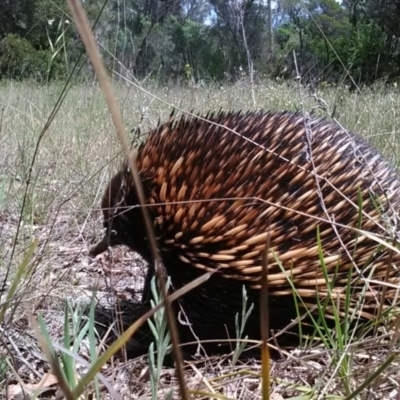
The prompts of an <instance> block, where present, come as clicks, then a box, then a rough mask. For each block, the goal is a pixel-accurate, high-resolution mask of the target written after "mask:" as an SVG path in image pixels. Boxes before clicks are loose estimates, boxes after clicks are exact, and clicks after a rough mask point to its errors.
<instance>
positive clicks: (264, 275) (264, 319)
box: [260, 223, 271, 400]
mask: <svg viewBox="0 0 400 400" xmlns="http://www.w3.org/2000/svg"><path fill="white" fill-rule="evenodd" d="M269 226H270V223H268V231H267V235H268V236H267V240H266V243H265V248H264V251H263V254H262V270H261V292H260V322H261V341H262V342H261V360H262V364H261V368H262V370H261V377H262V383H261V391H262V399H263V400H269V395H270V393H269V386H270V379H269V361H270V357H269V350H268V330H269V307H268V253H269V249H270V242H271V236H270V232H269Z"/></svg>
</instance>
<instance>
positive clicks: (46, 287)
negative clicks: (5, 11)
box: [0, 81, 400, 399]
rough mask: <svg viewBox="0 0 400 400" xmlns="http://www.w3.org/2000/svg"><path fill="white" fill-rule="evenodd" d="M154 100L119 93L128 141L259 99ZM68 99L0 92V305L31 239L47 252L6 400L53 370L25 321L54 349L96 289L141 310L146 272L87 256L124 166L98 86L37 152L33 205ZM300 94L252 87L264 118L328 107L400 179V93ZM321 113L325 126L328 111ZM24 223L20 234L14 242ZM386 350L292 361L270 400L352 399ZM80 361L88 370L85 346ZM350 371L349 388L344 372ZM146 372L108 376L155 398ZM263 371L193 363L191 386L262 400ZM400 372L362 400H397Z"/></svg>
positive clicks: (34, 282)
mask: <svg viewBox="0 0 400 400" xmlns="http://www.w3.org/2000/svg"><path fill="white" fill-rule="evenodd" d="M145 89H146V90H147V92H149V93H151V95H150V94H147V93H144V92H142V91H140V90H138V89H135V88H133V87H132V86H131V85H129V84H124V85H122V84H116V85H115V92H116V94H117V100H118V102H119V104H120V107H121V110H122V114H123V118H124V122H125V125H126V127H127V129H132V130H134V131H136V130H138V129H139V130H140V132H141V133H142V134H143V133H145V132H146V131H147V130H148V129H150V128H151V127H154V126H155V125H156V124H157V121H158V120H165V119H167V118H168V115H169V114H170V112H171V110H172V108H173V107H178V108H180V109H185V110H189V111H190V110H195V111H196V112H205V111H208V110H214V111H217V110H219V109H225V110H228V109H233V110H239V109H241V110H247V109H253V100H252V94H251V88H250V87H249V85H248V84H247V83H246V82H245V81H243V82H241V83H238V84H236V85H234V86H229V87H228V86H226V87H223V88H222V87H217V86H215V87H196V88H188V87H172V86H171V87H157V85H155V84H149V85H148V86H147V87H145ZM61 90H62V87H61V86H57V85H50V86H45V87H42V86H37V85H35V84H33V83H21V84H17V83H10V82H9V83H2V85H1V86H0V141H1V143H0V284H2V282H3V281H4V284H5V291H4V292H3V293H0V294H2V295H3V296H2V297H1V298H0V299H1V300H0V301H1V302H3V301H4V299H5V294H6V293H7V289H8V288H9V287H10V284H11V282H12V281H13V277H14V275H15V273H16V268H17V267H18V265H20V263H21V261H22V258H23V256H24V254H25V252H26V249H27V248H28V246H29V244H30V243H31V240H32V238H36V239H37V240H38V242H39V245H38V250H37V252H36V254H35V257H34V258H33V259H32V260H31V263H30V265H29V269H27V270H26V271H25V273H24V275H23V279H22V281H21V283H20V285H19V288H18V293H19V294H20V297H18V295H17V300H16V301H15V302H13V306H12V307H11V308H10V309H9V310H8V312H7V315H6V319H5V320H4V321H3V324H2V325H1V327H0V328H1V330H0V387H1V386H3V387H4V388H5V383H6V382H7V383H8V384H16V383H17V382H18V379H20V380H21V381H22V382H25V383H36V382H39V381H40V378H41V376H42V374H43V371H47V370H48V364H47V362H46V361H45V358H44V356H43V355H42V352H41V350H40V349H39V347H38V345H37V340H36V338H35V334H34V333H33V331H32V330H31V329H30V328H29V324H28V317H27V310H30V311H31V312H34V313H40V314H41V315H42V316H43V317H44V319H45V322H46V323H47V326H48V328H49V331H50V333H51V337H52V340H54V341H55V342H58V343H61V342H62V336H63V331H62V329H63V319H64V307H65V301H66V299H68V300H69V301H70V302H71V304H73V305H78V304H89V303H90V299H91V296H92V293H93V290H94V288H96V296H97V301H98V302H100V303H101V304H104V305H105V306H106V307H109V308H110V309H113V308H114V307H115V303H116V301H117V303H118V301H119V300H123V299H138V298H139V297H140V290H141V287H142V280H143V273H144V269H145V268H144V266H143V264H142V263H141V261H140V260H139V259H137V258H136V256H135V255H133V254H132V253H129V252H126V251H125V250H122V249H116V250H115V251H114V252H113V257H112V259H109V258H107V257H103V258H100V259H98V260H92V259H90V258H89V257H88V256H87V253H88V248H89V246H90V244H91V243H92V242H93V241H94V240H96V238H97V237H98V236H99V235H100V229H101V223H100V213H99V211H98V207H99V199H100V195H101V194H102V192H103V188H104V186H105V183H106V182H107V181H108V179H109V177H110V175H112V173H113V172H115V171H116V169H117V168H118V167H119V165H120V162H121V159H122V156H121V155H120V146H119V144H118V142H117V140H116V135H115V133H114V128H113V125H112V121H111V120H110V117H109V114H108V111H107V108H106V105H105V103H104V101H103V97H102V95H101V93H100V90H99V88H98V87H97V86H96V85H95V84H93V85H90V84H82V85H77V86H73V87H72V88H71V89H70V91H69V93H68V95H67V97H66V99H65V100H64V102H63V104H62V106H61V108H60V110H59V111H58V113H57V115H56V117H55V119H54V121H53V122H52V124H51V125H50V128H49V129H48V131H47V132H46V133H45V134H44V136H43V140H42V141H41V143H40V146H39V152H38V156H37V158H36V160H35V163H34V165H33V169H32V178H31V181H30V183H29V186H28V190H27V192H26V196H25V189H26V181H27V177H28V176H29V170H30V168H31V163H32V157H33V155H34V150H35V147H36V143H37V140H38V138H39V135H40V133H41V130H42V129H43V127H44V126H45V125H46V122H47V119H48V116H49V115H50V113H51V111H52V109H53V107H54V105H55V103H56V102H57V99H58V97H59V95H60V92H61ZM303 94H304V98H303V99H302V100H301V101H300V99H299V96H298V88H296V87H295V86H294V85H290V84H285V83H276V82H262V83H259V84H258V85H257V86H256V87H255V98H256V103H257V106H258V107H259V108H264V109H271V110H283V109H285V110H296V109H299V108H300V103H303V105H304V108H305V109H306V110H308V111H311V110H312V109H313V107H315V106H316V105H318V99H323V100H324V101H325V102H326V104H327V105H328V109H329V110H330V112H332V110H334V109H335V116H336V118H338V120H339V121H340V123H341V124H342V125H343V126H345V127H347V128H349V129H350V130H354V131H356V132H358V133H359V134H361V135H363V136H364V137H365V138H367V139H368V140H370V141H371V142H372V143H373V144H374V145H376V146H377V147H379V148H380V149H381V151H382V152H383V153H384V154H385V156H386V157H387V158H389V159H390V160H391V162H392V163H393V164H394V165H395V166H396V167H398V165H399V164H398V163H399V157H398V155H397V153H398V146H399V143H400V142H399V140H398V139H397V137H398V133H397V130H396V127H399V126H400V115H399V113H398V110H399V109H400V107H399V105H400V95H399V94H398V91H397V90H396V88H395V87H393V88H390V87H384V86H379V85H377V86H375V87H373V88H371V89H366V90H365V91H363V93H362V94H361V95H359V94H356V93H349V92H348V91H347V89H346V88H335V87H325V88H322V89H320V90H319V91H318V92H316V93H315V92H311V91H309V90H308V89H304V90H303ZM160 100H162V101H160ZM316 112H317V113H319V114H322V115H327V113H326V112H324V111H323V110H316ZM131 137H132V139H133V138H134V134H133V133H132V135H131ZM137 141H138V139H137V138H136V139H135V143H137ZM24 196H25V197H26V200H25V207H24V209H23V210H22V204H23V199H24ZM20 215H21V216H22V223H21V229H20V233H19V235H18V237H16V232H17V225H18V221H19V218H20ZM14 246H15V251H13V248H14ZM395 339H396V338H395ZM387 349H388V340H380V341H379V342H378V341H375V340H373V341H371V340H367V339H364V340H361V339H360V338H358V339H357V338H355V339H353V340H352V341H351V342H350V343H349V347H348V354H346V355H345V356H346V358H345V359H344V361H343V359H341V358H340V357H341V356H342V355H341V354H337V353H336V352H335V351H333V350H327V349H324V348H323V347H322V346H321V347H315V348H314V349H312V350H308V351H304V352H301V351H300V350H294V351H292V352H291V353H290V354H284V355H283V359H282V360H280V361H279V362H273V364H272V370H271V381H272V382H273V386H272V392H273V393H274V396H276V397H275V398H276V399H278V398H289V397H293V396H304V397H299V398H321V397H323V396H324V395H327V396H328V397H324V398H345V397H346V395H349V390H350V391H354V390H355V389H356V388H358V387H360V385H362V384H363V382H365V380H366V378H367V377H368V376H370V375H371V374H372V373H373V372H374V371H376V370H377V369H378V368H379V366H380V365H381V364H382V363H383V362H384V361H385V360H386V359H387V358H388V356H389V354H388V350H387ZM395 351H396V346H394V347H393V350H392V352H395ZM80 355H81V356H82V357H84V358H86V359H90V357H89V353H88V350H87V348H85V346H84V345H82V346H81V351H80ZM24 360H25V361H24ZM343 362H344V363H345V364H346V370H347V371H348V373H347V375H346V376H344V375H343V374H342V373H340V370H343V369H341V367H340V368H338V366H341V365H342V364H343ZM146 371H147V367H146V363H145V362H144V361H143V359H142V360H131V361H126V360H124V359H123V358H115V359H113V360H112V362H110V363H109V365H108V369H107V370H105V371H104V374H105V375H106V376H108V378H109V380H110V381H111V382H112V384H113V386H114V387H115V390H116V391H117V392H118V393H120V394H121V395H122V396H123V398H136V397H137V396H142V397H143V396H149V393H150V392H149V377H148V371H147V372H146ZM260 371H261V369H260V365H259V362H257V361H251V362H249V364H247V365H243V364H240V363H239V364H238V365H237V366H236V367H235V368H233V367H232V366H231V365H230V358H229V357H220V358H209V359H205V360H204V359H203V360H199V361H192V362H188V363H187V365H186V381H187V382H188V387H189V389H191V390H196V391H199V392H203V393H204V392H207V393H213V392H215V393H216V396H217V394H219V395H224V396H225V397H222V398H231V399H254V398H259V397H260ZM398 371H399V368H398V362H397V359H396V360H395V361H394V362H393V363H392V364H391V365H390V367H389V368H388V369H386V370H385V371H384V373H383V374H382V375H380V377H379V380H374V383H372V384H371V385H369V386H368V387H366V388H365V389H364V390H363V391H362V396H364V397H359V398H365V399H367V398H368V399H373V398H379V399H380V398H387V399H389V398H394V399H395V398H397V397H396V396H397V395H398V382H399V381H400V376H399V372H398ZM160 384H161V385H160V387H161V388H160V391H161V392H160V396H159V397H160V398H163V397H164V395H165V393H166V392H167V391H168V389H169V388H170V387H174V386H175V385H176V382H175V377H174V373H173V372H171V370H169V369H167V368H166V369H165V370H164V371H163V373H162V379H161V382H160ZM175 387H176V386H175ZM349 388H350V389H349ZM4 390H5V389H4ZM3 394H4V393H3ZM0 395H1V394H0ZM175 396H177V391H176V390H175ZM279 396H282V397H279ZM329 396H331V397H329ZM207 397H208V398H210V395H207V396H204V398H207ZM104 398H107V395H106V394H104ZM198 398H201V396H200V395H199V397H198Z"/></svg>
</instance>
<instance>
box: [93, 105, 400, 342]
mask: <svg viewBox="0 0 400 400" xmlns="http://www.w3.org/2000/svg"><path fill="white" fill-rule="evenodd" d="M136 165H137V168H138V171H139V174H140V177H141V180H142V182H143V187H144V190H145V196H146V201H147V204H148V205H149V212H150V215H151V219H152V222H153V227H154V231H155V235H156V238H157V242H158V247H159V250H160V253H161V257H162V260H163V263H164V265H165V269H166V272H167V273H168V275H169V276H170V277H171V282H172V285H173V287H174V288H175V289H178V288H180V287H182V286H183V285H185V284H186V283H188V282H190V281H191V280H193V279H194V278H196V277H197V276H199V275H200V274H202V273H204V272H205V271H215V273H214V274H213V275H212V277H211V278H210V279H209V280H208V281H207V282H206V283H204V284H203V285H202V286H200V287H198V288H197V289H195V290H193V291H192V292H190V293H188V294H187V295H186V296H185V297H184V298H183V299H182V300H181V307H182V308H183V309H184V311H185V314H186V316H187V319H188V320H189V322H190V323H191V328H192V329H193V331H194V333H195V334H196V335H197V336H198V337H199V338H201V339H223V338H224V339H225V338H227V337H228V335H229V336H230V337H231V338H232V337H235V314H236V313H238V312H240V310H241V307H242V287H243V285H245V286H246V288H247V292H248V296H249V299H250V300H249V301H250V302H254V303H255V306H256V310H255V311H254V312H253V314H252V316H251V318H250V320H249V321H248V323H247V331H246V333H247V334H248V335H250V336H252V337H258V336H259V335H260V333H259V322H258V321H259V315H258V312H257V306H258V303H259V289H260V279H261V265H262V252H263V250H264V248H265V245H266V239H267V235H268V234H269V235H270V251H269V255H268V282H269V296H270V300H269V316H270V326H271V327H272V328H275V329H277V328H281V327H283V326H285V325H286V324H287V323H288V322H290V320H291V319H292V318H294V317H295V316H296V311H295V304H294V298H293V287H295V289H296V292H297V295H298V296H300V297H301V298H302V300H303V301H304V302H305V303H306V304H307V305H310V306H315V304H316V301H319V302H322V301H324V300H325V299H326V297H327V296H328V295H329V292H330V291H329V290H328V289H327V280H326V277H325V275H324V271H325V270H326V271H327V273H328V281H329V282H328V283H329V285H330V286H331V287H332V291H331V293H333V295H332V296H333V298H332V299H331V300H330V301H331V303H329V304H332V303H334V304H341V307H342V310H344V302H345V298H346V286H347V285H348V282H351V287H350V289H349V290H350V296H351V304H350V310H357V315H360V316H361V317H364V318H370V317H371V316H373V315H374V314H375V312H376V310H377V309H378V307H379V304H380V302H381V301H384V303H385V305H386V306H390V305H392V303H393V302H394V301H395V300H396V298H397V295H398V287H399V286H398V284H399V272H398V268H399V266H400V255H399V254H398V252H397V251H396V248H395V247H396V235H397V232H398V226H397V224H398V214H397V211H398V210H399V206H400V179H399V176H398V175H397V174H396V172H395V171H394V170H393V169H392V167H391V166H390V165H389V164H388V163H387V162H386V161H385V160H384V159H383V158H382V156H381V155H380V154H379V153H378V152H377V151H376V150H375V149H373V148H372V147H371V146H369V145H368V144H366V143H365V142H364V141H363V140H361V139H360V138H358V137H357V136H355V135H354V134H351V133H349V132H347V131H346V130H344V129H342V128H340V127H339V126H337V125H335V124H333V123H330V122H327V121H326V120H323V119H315V118H310V117H308V116H304V115H303V114H299V113H290V112H256V113H254V112H248V113H241V112H220V113H217V114H208V115H206V116H204V117H180V118H178V119H176V120H171V121H169V122H167V123H166V124H163V125H160V126H158V127H157V128H156V129H154V130H153V131H152V132H150V134H149V136H148V139H147V141H146V142H145V144H144V145H142V147H141V148H140V149H139V152H138V157H137V160H136ZM138 204H139V202H138V200H137V196H136V192H135V188H134V184H133V181H132V177H131V172H130V171H129V168H128V167H127V166H126V165H125V167H124V168H123V169H122V170H121V171H120V172H118V173H117V174H116V175H115V176H114V178H113V179H112V181H111V183H110V185H109V187H108V188H107V190H106V192H105V195H104V198H103V202H102V208H103V212H104V224H105V227H106V228H107V230H108V232H112V234H111V235H107V234H106V236H105V238H104V239H103V241H102V242H100V243H99V244H98V245H97V246H96V247H95V248H94V249H93V250H92V254H93V255H96V254H98V253H100V252H102V251H104V250H105V249H106V248H107V246H108V245H110V246H114V245H118V244H124V245H127V246H129V247H130V249H132V250H134V251H137V252H139V253H140V254H141V255H142V256H143V257H144V258H145V259H146V260H147V261H151V255H150V250H149V246H148V240H147V237H146V234H145V232H146V230H145V226H144V223H143V219H142V214H141V210H140V208H139V206H138ZM383 243H390V244H391V245H392V249H388V247H387V246H385V245H384V244H383ZM320 251H322V255H321V254H320ZM278 260H279V261H278ZM322 263H323V264H324V267H322ZM292 284H293V286H292ZM383 287H385V290H384V292H383ZM382 292H383V293H384V299H383V296H382ZM361 293H362V296H361ZM361 299H363V304H358V302H359V301H360V300H361ZM382 299H383V300H382ZM299 304H302V303H301V302H300V301H299ZM342 312H343V311H342Z"/></svg>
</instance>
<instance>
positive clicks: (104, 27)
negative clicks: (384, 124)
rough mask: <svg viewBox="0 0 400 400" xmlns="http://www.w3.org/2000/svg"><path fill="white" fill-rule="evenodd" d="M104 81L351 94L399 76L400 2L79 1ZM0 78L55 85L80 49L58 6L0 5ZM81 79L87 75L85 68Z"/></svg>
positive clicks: (27, 1)
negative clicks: (259, 84) (292, 82)
mask: <svg viewBox="0 0 400 400" xmlns="http://www.w3.org/2000/svg"><path fill="white" fill-rule="evenodd" d="M83 3H84V5H85V7H86V9H87V12H88V14H89V17H90V19H91V22H92V24H93V27H94V30H95V33H96V37H97V39H98V43H99V47H100V49H101V52H102V53H103V56H104V58H105V60H106V64H107V66H108V68H109V70H110V73H111V72H114V73H115V74H117V75H121V76H123V77H125V76H128V75H131V74H133V75H134V76H135V77H136V78H138V79H142V78H150V79H153V80H157V81H158V82H160V81H163V82H170V81H173V82H176V81H181V80H184V81H185V80H186V81H190V82H191V83H194V82H197V83H208V82H210V81H212V82H217V81H222V80H225V81H226V80H229V81H235V80H236V79H238V78H240V77H241V76H242V75H243V74H244V73H245V72H244V71H246V73H249V71H250V72H251V73H253V72H254V76H255V77H259V78H260V77H265V76H269V77H281V78H290V77H294V76H295V75H296V70H295V59H294V56H293V55H294V54H295V55H296V59H297V65H298V70H299V73H300V74H301V76H302V77H303V80H306V81H311V82H317V83H318V82H321V81H328V82H330V83H332V82H346V83H350V84H352V85H353V86H354V85H355V84H360V83H367V84H370V83H373V82H374V81H376V80H377V79H390V80H396V79H398V77H399V75H400V42H399V40H400V3H399V2H397V1H389V0H386V1H376V0H363V1H360V0H344V1H342V2H340V4H339V3H338V2H337V1H336V0H280V1H277V2H272V1H271V0H264V1H263V0H240V1H238V0H163V1H161V0H125V1H121V0H86V1H84V2H83ZM0 9H1V11H2V12H1V13H0V77H1V78H3V79H4V78H13V79H24V78H33V79H36V80H38V81H49V80H52V79H63V78H65V77H66V76H67V75H68V73H69V72H70V71H71V69H72V68H73V66H74V64H75V62H76V61H77V60H78V58H79V56H80V52H81V49H82V47H81V44H80V41H79V38H78V36H77V33H76V30H75V28H74V26H73V24H71V17H70V14H69V11H68V8H67V6H66V2H65V1H64V0H14V1H9V0H0ZM86 74H87V75H88V74H89V75H90V68H89V67H88V66H87V68H86Z"/></svg>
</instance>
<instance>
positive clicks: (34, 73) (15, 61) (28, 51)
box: [0, 34, 50, 81]
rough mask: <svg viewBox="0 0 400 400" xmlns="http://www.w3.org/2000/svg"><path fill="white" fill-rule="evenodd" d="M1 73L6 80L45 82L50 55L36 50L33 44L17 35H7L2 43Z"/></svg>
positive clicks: (0, 48) (0, 45) (0, 49)
mask: <svg viewBox="0 0 400 400" xmlns="http://www.w3.org/2000/svg"><path fill="white" fill-rule="evenodd" d="M0 54H1V58H0V73H1V75H2V76H4V77H6V78H12V79H17V80H21V79H26V78H35V79H38V80H39V81H43V80H45V78H46V71H47V65H48V60H49V57H50V54H49V53H48V52H47V51H45V50H35V48H34V47H33V46H32V44H31V43H30V42H29V41H28V40H27V39H24V38H21V37H19V36H18V35H15V34H9V35H7V36H6V37H5V38H4V39H3V40H2V41H1V42H0Z"/></svg>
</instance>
